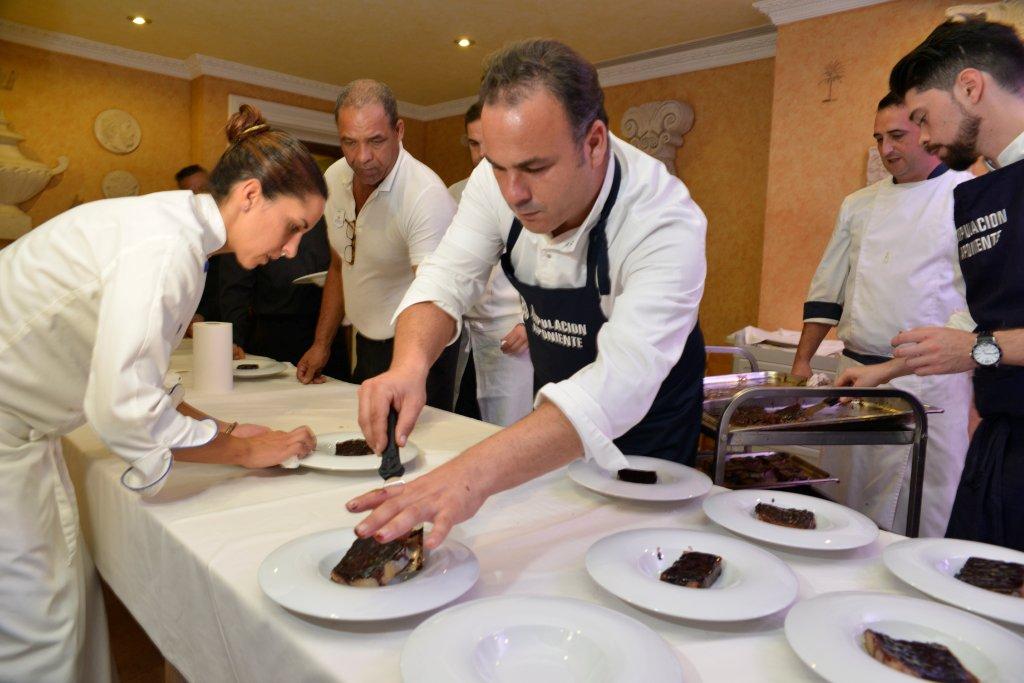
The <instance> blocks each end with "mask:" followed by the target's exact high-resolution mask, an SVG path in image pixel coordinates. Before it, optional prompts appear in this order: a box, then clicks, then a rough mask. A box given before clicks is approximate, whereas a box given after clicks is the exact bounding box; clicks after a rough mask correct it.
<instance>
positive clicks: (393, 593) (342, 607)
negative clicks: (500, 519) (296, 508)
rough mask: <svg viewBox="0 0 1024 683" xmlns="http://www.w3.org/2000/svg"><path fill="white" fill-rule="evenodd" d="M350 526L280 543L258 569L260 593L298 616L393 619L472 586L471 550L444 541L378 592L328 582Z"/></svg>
mask: <svg viewBox="0 0 1024 683" xmlns="http://www.w3.org/2000/svg"><path fill="white" fill-rule="evenodd" d="M355 538H356V535H355V532H354V531H353V530H352V528H351V527H346V528H344V529H334V530H332V531H320V532H317V533H315V534H310V535H308V536H303V537H302V538H297V539H295V540H293V541H289V542H288V543H285V544H284V545H282V546H281V547H280V548H278V549H277V550H275V551H274V552H272V553H270V555H268V556H267V559H265V560H263V564H261V565H260V569H259V572H258V574H257V577H258V579H259V583H260V588H262V589H263V592H264V593H266V594H267V597H269V598H270V599H271V600H273V601H274V602H276V603H278V604H279V605H281V606H282V607H284V608H286V609H289V610H291V611H293V612H298V613H299V614H306V615H309V616H311V617H319V618H321V619H336V620H339V621H379V620H382V619H396V618H399V617H407V616H410V615H413V614H421V613H423V612H426V611H429V610H432V609H435V608H437V607H440V606H441V605H445V604H448V603H449V602H451V601H452V600H455V599H456V598H458V597H459V596H461V595H462V594H463V593H465V592H466V591H468V590H469V589H470V588H472V587H473V584H474V583H476V579H477V577H478V576H479V575H480V563H479V562H478V561H477V559H476V555H474V554H473V551H472V550H470V549H469V548H467V547H466V546H464V545H462V544H461V543H459V542H458V541H453V540H451V539H448V540H446V541H445V542H444V543H442V544H441V547H440V548H438V549H437V550H433V551H431V552H430V554H428V555H427V561H426V563H425V564H424V565H423V569H421V570H420V571H419V572H417V573H416V574H414V575H413V576H412V577H411V578H409V579H407V580H406V581H404V582H401V583H397V584H392V585H390V586H381V587H379V588H365V587H363V588H360V587H356V586H346V585H343V584H340V583H335V582H333V581H331V570H332V569H334V567H335V566H336V565H337V564H338V562H339V561H341V558H342V557H344V555H345V553H346V552H347V551H348V549H349V548H350V547H351V546H352V543H353V542H354V541H355Z"/></svg>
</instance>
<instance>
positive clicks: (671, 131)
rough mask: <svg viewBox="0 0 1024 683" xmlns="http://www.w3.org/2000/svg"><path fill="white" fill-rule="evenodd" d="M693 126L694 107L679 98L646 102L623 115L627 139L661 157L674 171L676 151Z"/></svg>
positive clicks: (667, 166)
mask: <svg viewBox="0 0 1024 683" xmlns="http://www.w3.org/2000/svg"><path fill="white" fill-rule="evenodd" d="M691 128H693V108H692V107H690V105H688V104H686V103H684V102H677V101H676V100H665V101H661V102H647V103H646V104H641V105H639V106H636V107H630V108H629V109H627V110H626V113H625V114H623V115H622V133H623V137H624V138H625V139H626V141H627V142H629V143H630V144H632V145H634V146H636V147H639V148H640V149H642V150H643V151H645V152H647V153H648V154H650V155H651V156H652V157H654V158H655V159H658V160H659V161H661V162H662V163H663V164H665V167H666V168H667V169H668V172H669V173H671V174H672V175H675V174H676V152H677V151H678V149H679V148H680V147H681V146H682V144H683V136H684V135H686V134H687V133H688V132H689V131H690V129H691Z"/></svg>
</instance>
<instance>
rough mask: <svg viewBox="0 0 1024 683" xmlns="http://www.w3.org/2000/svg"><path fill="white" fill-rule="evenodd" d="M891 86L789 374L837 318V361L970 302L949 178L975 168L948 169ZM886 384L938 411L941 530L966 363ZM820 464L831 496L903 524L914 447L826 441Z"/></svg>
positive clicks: (801, 372)
mask: <svg viewBox="0 0 1024 683" xmlns="http://www.w3.org/2000/svg"><path fill="white" fill-rule="evenodd" d="M908 114H909V112H908V111H907V108H906V107H905V106H903V104H902V103H901V102H900V101H899V100H897V99H896V98H895V97H893V96H892V95H887V96H886V97H885V98H883V99H882V100H881V102H879V105H878V112H877V114H876V116H875V130H874V137H875V141H876V143H877V145H878V151H879V154H880V155H881V158H882V163H883V164H884V165H885V168H886V170H888V171H889V173H891V174H892V176H893V177H892V178H891V179H890V178H886V179H884V180H881V181H879V182H877V183H874V184H873V185H869V186H868V187H865V188H863V189H861V190H858V191H857V192H854V193H853V194H851V195H850V196H848V197H847V198H846V199H845V200H844V201H843V205H842V207H841V208H840V210H839V217H838V219H837V221H836V227H835V232H834V233H833V235H832V239H831V241H830V242H829V244H828V247H827V248H826V249H825V254H824V255H823V256H822V259H821V263H820V264H819V266H818V270H817V272H816V273H815V274H814V279H813V280H812V282H811V287H810V291H809V293H808V296H807V302H806V303H805V304H804V328H803V333H802V334H801V337H800V344H799V346H798V348H797V353H796V358H795V361H794V363H793V374H795V375H798V376H802V377H809V376H810V374H811V368H810V360H811V357H812V356H813V355H814V353H815V351H816V350H817V348H818V345H819V344H820V343H821V341H822V339H824V338H825V335H826V334H828V331H829V330H830V329H831V328H832V327H833V326H836V325H838V330H837V332H838V335H839V338H840V339H841V340H842V341H843V343H844V344H845V347H846V348H845V349H844V351H843V357H842V359H841V360H840V371H842V370H844V369H846V368H848V367H852V366H856V365H863V364H876V363H884V362H886V361H888V360H889V359H891V358H892V346H891V344H890V341H891V339H892V338H893V337H894V336H895V335H896V334H898V333H899V332H900V331H901V330H908V329H911V328H915V327H920V326H923V325H942V324H944V323H945V322H946V321H947V320H948V319H949V318H950V316H951V315H952V314H954V313H956V312H958V311H966V310H967V303H966V301H965V299H964V283H963V277H962V275H961V273H960V265H959V262H958V261H957V252H956V235H955V231H954V228H953V188H954V187H956V186H957V185H959V184H960V183H962V182H964V181H966V180H970V179H971V178H973V177H974V176H973V175H972V174H971V173H969V172H958V171H952V170H950V169H948V168H947V167H946V166H945V165H944V164H942V163H941V162H940V161H939V159H938V157H936V156H934V155H932V154H929V153H928V152H927V151H926V150H925V149H924V148H922V147H921V146H920V145H919V144H918V142H917V140H918V134H919V130H918V127H917V126H916V125H915V124H914V123H912V122H911V121H910V119H909V116H908ZM892 386H894V387H896V388H898V389H903V390H905V391H908V392H910V393H912V394H914V395H915V396H916V397H917V398H918V399H920V400H921V401H922V402H924V403H927V404H930V405H934V406H938V407H940V408H942V409H943V410H944V411H945V412H944V413H942V414H935V415H929V417H928V450H927V457H926V459H925V475H924V489H923V496H922V509H921V524H920V530H919V533H920V535H921V536H940V537H941V536H942V535H943V534H944V533H945V530H946V523H947V522H948V521H949V513H950V510H951V508H952V505H953V497H954V495H955V494H956V487H957V482H958V481H959V480H960V472H961V471H962V470H963V465H964V456H965V454H966V452H967V417H968V410H969V406H970V402H971V388H970V380H969V379H968V378H967V377H966V376H964V375H943V376H935V377H917V376H913V375H912V376H908V377H902V378H899V379H897V380H895V381H893V382H892ZM823 466H824V467H825V469H827V470H828V471H830V472H831V473H832V474H834V475H836V476H838V477H839V479H840V482H841V483H840V484H839V488H838V492H837V493H838V495H837V497H838V499H839V500H840V501H841V502H843V503H845V504H846V505H848V506H850V507H852V508H854V509H856V510H859V511H861V512H863V513H864V514H866V515H868V516H869V517H871V518H872V519H873V520H874V521H875V522H876V523H878V524H879V525H881V526H882V527H884V528H886V529H890V530H895V531H900V532H902V531H904V530H905V523H906V514H907V503H908V500H909V477H910V458H909V449H908V448H906V447H899V446H875V447H867V446H859V447H855V448H830V449H827V450H826V451H825V453H824V456H823Z"/></svg>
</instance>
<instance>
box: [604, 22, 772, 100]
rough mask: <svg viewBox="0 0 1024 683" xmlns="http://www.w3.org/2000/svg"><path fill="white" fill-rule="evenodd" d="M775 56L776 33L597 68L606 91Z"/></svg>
mask: <svg viewBox="0 0 1024 683" xmlns="http://www.w3.org/2000/svg"><path fill="white" fill-rule="evenodd" d="M774 56H775V33H774V32H772V33H766V34H764V35H758V36H750V37H743V38H738V39H735V40H726V41H723V42H721V43H717V44H712V45H703V46H700V47H693V48H689V49H682V50H679V51H678V52H672V53H670V54H664V55H659V56H657V57H650V58H647V59H638V60H635V61H629V62H625V63H621V64H614V65H610V66H604V67H600V68H598V70H597V74H598V77H599V78H600V80H601V85H602V86H604V87H606V88H607V87H609V86H612V85H622V84H623V83H635V82H636V81H646V80H650V79H652V78H662V77H665V76H674V75H676V74H682V73H688V72H691V71H701V70H703V69H713V68H715V67H719V66H728V65H730V64H739V63H741V62H751V61H754V60H757V59H767V58H769V57H774Z"/></svg>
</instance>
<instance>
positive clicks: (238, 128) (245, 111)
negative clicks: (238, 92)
mask: <svg viewBox="0 0 1024 683" xmlns="http://www.w3.org/2000/svg"><path fill="white" fill-rule="evenodd" d="M268 128H269V126H268V125H267V120H266V119H265V118H263V114H261V113H260V110H259V109H257V108H256V107H254V106H252V105H251V104H243V105H242V106H240V107H239V108H238V111H237V112H235V113H234V114H232V115H231V118H229V119H228V125H227V126H226V128H225V131H226V132H227V136H228V142H229V143H231V144H234V143H236V142H239V141H241V140H244V139H245V138H247V137H249V136H250V135H253V134H255V133H259V132H262V131H264V130H267V129H268Z"/></svg>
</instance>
